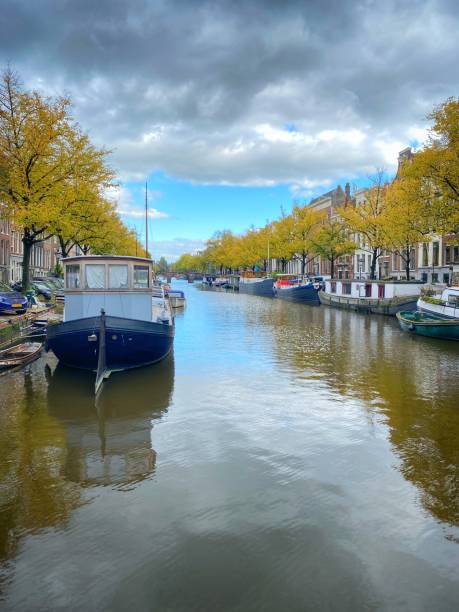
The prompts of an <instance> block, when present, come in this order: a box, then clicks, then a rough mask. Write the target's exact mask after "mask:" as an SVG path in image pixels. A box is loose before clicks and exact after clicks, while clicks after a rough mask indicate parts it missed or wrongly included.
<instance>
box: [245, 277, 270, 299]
mask: <svg viewBox="0 0 459 612" xmlns="http://www.w3.org/2000/svg"><path fill="white" fill-rule="evenodd" d="M273 285H274V279H273V278H271V277H270V276H264V275H262V274H260V273H256V272H244V273H243V274H241V276H240V277H239V285H238V287H239V293H247V294H249V295H260V296H264V297H273Z"/></svg>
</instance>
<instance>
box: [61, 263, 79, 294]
mask: <svg viewBox="0 0 459 612" xmlns="http://www.w3.org/2000/svg"><path fill="white" fill-rule="evenodd" d="M65 286H66V287H67V289H79V287H80V266H79V265H74V264H72V265H69V266H65Z"/></svg>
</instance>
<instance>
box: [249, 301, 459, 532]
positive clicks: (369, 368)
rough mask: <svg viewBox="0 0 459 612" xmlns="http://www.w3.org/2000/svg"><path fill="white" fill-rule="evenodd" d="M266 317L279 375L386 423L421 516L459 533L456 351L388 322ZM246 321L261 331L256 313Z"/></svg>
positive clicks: (277, 312) (311, 315)
mask: <svg viewBox="0 0 459 612" xmlns="http://www.w3.org/2000/svg"><path fill="white" fill-rule="evenodd" d="M263 312H264V314H265V315H266V316H265V317H263V321H262V322H263V324H264V325H267V326H270V327H272V334H273V340H274V342H273V351H274V354H275V355H276V357H277V360H278V367H279V368H281V369H288V368H291V367H292V366H293V367H294V369H295V371H296V375H297V377H298V378H299V379H303V380H305V381H309V382H310V381H311V380H314V379H318V380H320V381H322V383H323V384H324V385H326V386H329V387H330V388H331V389H332V390H333V392H335V393H336V394H339V395H341V396H347V397H350V398H356V399H358V400H360V401H363V402H364V405H365V406H366V407H367V409H368V410H369V413H370V414H373V415H376V416H378V415H381V416H382V417H384V420H385V422H386V424H387V426H388V427H389V440H390V442H391V443H392V445H393V447H394V451H395V453H396V454H397V455H398V457H399V458H400V459H401V465H400V470H401V472H402V474H403V476H404V477H405V478H406V479H407V480H409V481H411V482H412V483H413V484H414V485H416V487H418V489H419V491H420V498H421V503H422V504H423V506H424V508H425V509H426V510H427V511H429V512H430V513H432V514H433V515H434V516H435V517H436V518H437V519H438V520H440V521H444V522H446V523H450V524H452V525H456V526H459V491H458V483H459V473H458V470H459V445H458V444H457V440H458V439H459V401H458V399H457V398H458V397H459V352H458V346H457V345H456V344H454V343H451V342H438V341H430V340H429V339H423V338H418V337H416V338H411V337H406V335H405V334H403V333H402V332H400V330H399V329H398V326H397V325H396V322H395V321H394V320H392V319H389V318H386V317H376V316H375V317H369V316H364V315H360V314H356V313H348V312H342V311H339V310H335V309H331V308H322V309H320V310H319V309H310V308H307V307H306V308H305V307H301V306H300V305H299V306H298V307H295V306H293V307H292V306H291V305H290V307H289V308H288V309H286V308H284V307H283V305H280V304H279V305H278V304H275V305H274V308H271V309H269V311H267V310H266V311H263ZM247 316H248V323H249V325H250V324H253V325H260V313H258V314H257V315H256V316H255V315H254V313H253V312H252V313H251V311H250V310H248V311H247ZM252 317H255V319H254V320H251V318H252Z"/></svg>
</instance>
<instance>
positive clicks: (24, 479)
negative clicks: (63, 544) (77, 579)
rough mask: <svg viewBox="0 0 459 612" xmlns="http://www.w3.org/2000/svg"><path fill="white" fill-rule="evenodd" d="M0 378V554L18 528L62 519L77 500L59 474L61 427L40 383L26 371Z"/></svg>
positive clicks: (6, 552)
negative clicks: (9, 378)
mask: <svg viewBox="0 0 459 612" xmlns="http://www.w3.org/2000/svg"><path fill="white" fill-rule="evenodd" d="M15 380H16V382H17V383H18V384H16V385H14V386H13V387H10V388H8V386H7V385H8V381H7V379H6V378H4V379H3V380H2V386H3V388H2V400H1V401H0V449H1V458H0V559H5V558H8V557H11V556H12V555H13V554H14V553H15V551H16V548H17V545H18V541H19V539H20V537H21V534H22V533H24V532H25V531H26V532H29V531H32V532H33V531H35V530H39V529H44V528H47V527H52V526H56V525H63V524H65V522H66V521H67V520H68V518H69V516H70V514H71V511H72V510H73V509H74V508H75V507H76V506H78V504H79V503H80V489H79V487H78V486H76V485H75V484H74V483H71V482H68V481H67V479H66V477H65V462H66V458H67V449H66V439H65V430H64V428H63V427H62V425H61V424H60V423H59V422H58V421H57V420H56V419H54V418H53V417H50V416H49V414H48V410H47V403H46V395H45V390H44V389H43V386H42V385H40V384H39V382H40V381H37V380H36V379H34V378H33V376H32V375H31V374H30V371H29V370H27V371H25V372H21V373H18V374H17V375H16V376H15Z"/></svg>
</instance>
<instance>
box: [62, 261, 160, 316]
mask: <svg viewBox="0 0 459 612" xmlns="http://www.w3.org/2000/svg"><path fill="white" fill-rule="evenodd" d="M62 263H63V265H64V278H65V308H64V321H73V320H76V319H84V318H87V317H96V316H99V315H100V311H101V309H104V311H105V313H106V314H107V315H110V316H114V317H123V318H126V319H138V320H141V321H151V319H152V264H153V262H152V261H151V259H146V258H144V257H122V256H116V255H114V256H108V255H86V256H81V257H68V258H67V259H64V260H63V262H62Z"/></svg>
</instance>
